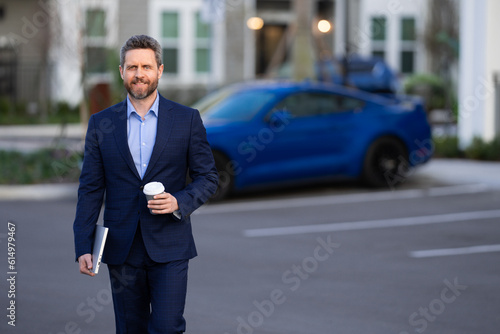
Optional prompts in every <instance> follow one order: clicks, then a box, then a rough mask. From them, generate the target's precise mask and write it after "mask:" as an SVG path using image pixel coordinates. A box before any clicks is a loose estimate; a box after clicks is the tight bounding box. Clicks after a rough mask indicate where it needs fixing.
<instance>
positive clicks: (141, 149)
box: [127, 94, 159, 179]
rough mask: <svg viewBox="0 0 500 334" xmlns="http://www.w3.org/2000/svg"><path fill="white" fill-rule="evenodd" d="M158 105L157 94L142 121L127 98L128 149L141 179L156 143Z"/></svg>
mask: <svg viewBox="0 0 500 334" xmlns="http://www.w3.org/2000/svg"><path fill="white" fill-rule="evenodd" d="M158 105H159V94H156V99H155V101H154V103H153V105H152V106H151V109H150V110H149V111H148V113H147V114H146V116H145V117H144V119H142V118H141V116H139V114H138V113H137V111H136V110H135V109H134V106H133V105H132V103H131V102H130V99H129V97H128V96H127V119H128V129H127V138H128V147H129V149H130V153H131V154H132V158H133V159H134V164H135V168H137V172H138V173H139V175H140V177H141V179H142V178H143V177H144V174H145V173H146V169H147V168H148V165H149V159H150V158H151V153H153V147H154V145H155V141H156V129H157V127H158Z"/></svg>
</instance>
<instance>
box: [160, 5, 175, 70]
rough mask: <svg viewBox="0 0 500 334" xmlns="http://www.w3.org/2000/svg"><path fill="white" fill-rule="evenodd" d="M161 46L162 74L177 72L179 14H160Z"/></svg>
mask: <svg viewBox="0 0 500 334" xmlns="http://www.w3.org/2000/svg"><path fill="white" fill-rule="evenodd" d="M161 35H162V42H163V43H162V44H163V66H164V69H163V70H164V72H165V73H168V74H177V73H178V72H179V13H177V12H164V13H163V14H162V33H161Z"/></svg>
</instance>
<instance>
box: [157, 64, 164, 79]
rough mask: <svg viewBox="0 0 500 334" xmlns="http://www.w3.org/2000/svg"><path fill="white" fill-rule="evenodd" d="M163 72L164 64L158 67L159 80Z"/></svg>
mask: <svg viewBox="0 0 500 334" xmlns="http://www.w3.org/2000/svg"><path fill="white" fill-rule="evenodd" d="M162 74H163V64H161V65H160V67H158V80H160V78H161V76H162Z"/></svg>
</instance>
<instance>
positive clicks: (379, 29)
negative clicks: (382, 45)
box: [371, 16, 387, 41]
mask: <svg viewBox="0 0 500 334" xmlns="http://www.w3.org/2000/svg"><path fill="white" fill-rule="evenodd" d="M386 22H387V21H386V18H385V17H383V16H380V17H373V18H372V26H371V32H372V40H373V41H385V37H386V36H385V35H386Z"/></svg>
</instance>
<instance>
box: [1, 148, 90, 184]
mask: <svg viewBox="0 0 500 334" xmlns="http://www.w3.org/2000/svg"><path fill="white" fill-rule="evenodd" d="M81 160H82V156H81V153H79V152H71V151H68V150H65V149H43V150H40V151H36V152H33V153H20V152H14V151H0V166H2V173H1V174H0V184H34V183H51V182H76V181H77V180H78V177H79V175H80V168H79V166H80V163H81Z"/></svg>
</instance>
